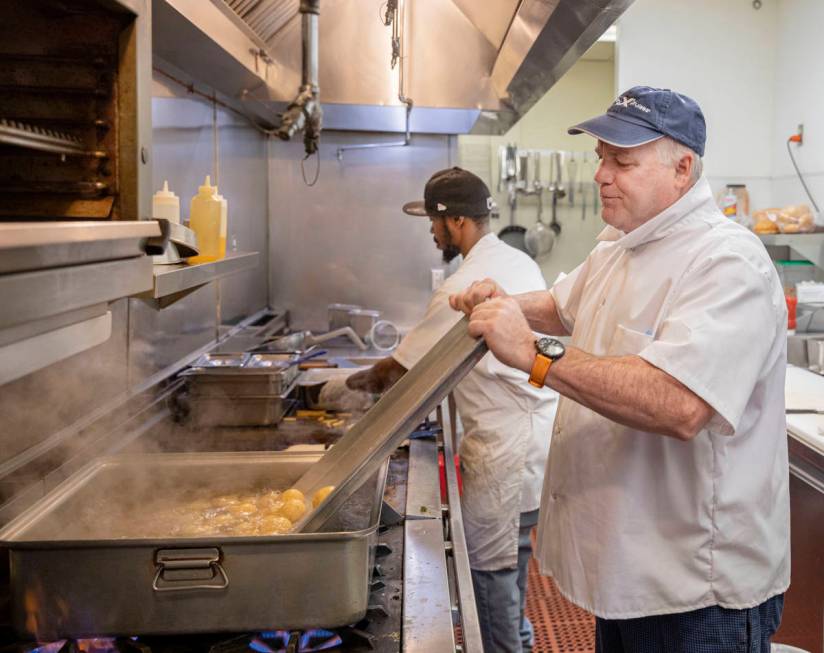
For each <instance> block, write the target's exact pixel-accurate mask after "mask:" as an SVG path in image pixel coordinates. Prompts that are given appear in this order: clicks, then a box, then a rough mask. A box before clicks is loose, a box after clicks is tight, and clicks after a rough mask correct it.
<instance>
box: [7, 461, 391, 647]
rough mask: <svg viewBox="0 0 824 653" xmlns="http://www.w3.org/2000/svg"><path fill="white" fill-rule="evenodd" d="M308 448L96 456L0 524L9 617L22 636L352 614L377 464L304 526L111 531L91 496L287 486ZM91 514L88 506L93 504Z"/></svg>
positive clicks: (191, 629)
mask: <svg viewBox="0 0 824 653" xmlns="http://www.w3.org/2000/svg"><path fill="white" fill-rule="evenodd" d="M319 458H320V455H319V454H315V453H312V454H309V453H289V452H280V453H268V452H267V453H220V454H216V453H198V454H143V455H134V454H130V455H123V456H115V457H109V458H102V459H100V460H97V461H95V462H93V463H90V464H89V465H88V466H87V467H85V468H84V469H83V470H81V471H80V472H78V473H77V474H76V475H74V476H73V477H71V478H70V479H68V480H67V481H65V482H64V483H62V484H61V485H59V486H58V487H57V488H55V490H54V491H52V492H51V493H50V494H48V495H47V496H46V497H45V498H44V499H42V500H41V501H40V502H38V503H37V504H36V505H35V506H33V507H32V508H31V509H29V510H28V511H26V512H25V513H23V514H22V515H20V516H19V517H18V518H16V519H15V520H14V521H13V522H11V523H10V524H8V525H7V526H6V527H5V528H4V529H3V530H2V531H0V543H2V544H3V546H5V547H6V548H8V549H9V556H10V564H11V592H12V619H13V625H14V628H15V630H16V631H17V632H18V633H19V634H20V635H21V636H23V637H30V638H33V639H38V640H40V641H48V640H56V639H60V638H66V637H88V636H93V635H94V636H114V635H132V634H138V633H139V634H174V633H176V634H188V633H199V632H248V631H256V630H264V629H269V628H283V629H307V628H334V627H338V626H342V625H346V624H351V623H355V622H357V621H359V620H360V619H361V618H363V616H364V614H365V613H366V609H367V601H368V594H369V585H370V577H371V573H372V567H373V565H374V557H375V546H376V544H377V528H378V523H379V520H380V509H381V500H382V497H383V492H384V484H385V479H386V469H387V466H386V465H385V464H384V466H383V467H382V468H381V469H380V470H379V471H378V472H377V473H375V474H373V475H372V476H371V477H370V478H369V480H368V481H367V482H366V483H365V484H364V485H363V486H362V487H361V489H360V490H358V492H357V493H356V494H355V495H353V496H352V497H351V498H350V500H349V501H348V503H347V504H346V506H345V507H344V508H343V509H342V510H340V511H338V513H337V514H336V516H335V517H334V518H333V519H332V520H330V521H329V522H327V523H326V524H325V525H324V527H323V528H322V529H320V530H319V531H318V532H313V533H294V534H291V533H290V534H286V535H275V536H251V537H230V536H220V535H214V536H203V537H196V538H191V537H190V538H176V537H169V538H165V539H140V538H119V537H117V533H105V532H104V533H99V532H95V527H94V524H95V521H94V510H95V506H98V507H100V506H104V505H107V504H111V502H125V505H126V507H128V506H131V505H135V502H139V501H140V499H141V497H144V496H146V495H147V494H149V493H158V492H161V493H164V492H165V493H168V492H179V491H181V490H182V489H191V488H200V487H203V486H204V485H206V486H208V487H209V488H215V491H216V493H219V492H225V491H227V490H229V491H235V490H237V491H242V490H244V489H249V488H252V487H260V486H261V484H264V485H268V486H271V487H284V488H285V487H289V486H291V485H292V484H293V483H294V482H295V481H296V480H297V479H298V478H299V477H300V476H301V475H302V474H303V473H304V472H305V471H306V470H307V469H308V468H309V467H311V466H312V465H313V464H315V463H316V462H317V460H318V459H319ZM90 511H91V512H90Z"/></svg>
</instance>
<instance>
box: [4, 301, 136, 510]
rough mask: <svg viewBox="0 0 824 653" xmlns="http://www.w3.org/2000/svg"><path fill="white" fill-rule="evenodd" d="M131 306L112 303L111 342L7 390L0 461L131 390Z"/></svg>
mask: <svg viewBox="0 0 824 653" xmlns="http://www.w3.org/2000/svg"><path fill="white" fill-rule="evenodd" d="M127 301H128V300H125V299H121V300H118V301H116V302H113V303H112V304H110V310H111V313H112V335H111V337H110V338H109V340H107V341H106V342H105V343H103V344H101V345H98V346H96V347H93V348H91V349H89V350H87V351H84V352H81V353H79V354H76V355H74V356H71V357H70V358H67V359H65V360H63V361H60V362H59V363H55V364H54V365H51V366H49V367H47V368H45V369H43V370H40V371H38V372H34V373H32V374H28V375H26V376H24V377H22V378H20V379H17V380H16V381H12V382H11V383H7V384H5V385H3V386H2V391H0V462H4V461H6V460H9V459H10V458H12V457H14V456H16V455H18V454H19V453H21V452H23V451H25V450H26V449H28V448H29V447H31V446H33V445H35V444H38V443H40V442H42V441H43V440H45V439H46V438H48V437H49V436H50V435H52V434H53V433H55V432H56V431H58V430H60V429H62V428H64V427H66V426H68V425H70V424H72V423H73V422H75V421H77V420H79V419H80V418H81V417H83V416H84V415H85V414H86V413H88V412H90V411H92V410H93V409H94V408H95V407H96V406H98V405H99V404H101V403H103V402H105V401H108V400H110V399H113V398H114V397H116V396H117V395H118V394H120V393H122V392H124V391H125V390H126V313H127V306H126V302H127ZM0 503H2V497H0Z"/></svg>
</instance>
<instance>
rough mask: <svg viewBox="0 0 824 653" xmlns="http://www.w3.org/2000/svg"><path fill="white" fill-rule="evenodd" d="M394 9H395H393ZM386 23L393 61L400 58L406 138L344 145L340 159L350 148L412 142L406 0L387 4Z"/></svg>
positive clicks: (389, 145) (377, 146) (341, 148)
mask: <svg viewBox="0 0 824 653" xmlns="http://www.w3.org/2000/svg"><path fill="white" fill-rule="evenodd" d="M393 9H394V11H393ZM386 15H387V18H386V21H384V24H385V25H387V26H388V25H390V24H391V25H392V63H391V67H392V68H394V67H395V62H396V61H397V60H400V65H399V66H398V100H400V101H401V102H403V103H404V104H405V105H406V112H405V113H406V126H405V130H404V132H405V133H404V139H403V140H402V141H395V142H392V143H359V144H357V145H343V146H341V147H339V148H338V152H337V156H338V161H343V153H344V152H346V151H349V150H369V149H376V148H384V147H407V146H408V145H409V144H410V143H411V142H412V129H411V125H410V117H411V114H412V107H413V106H414V104H415V103H414V102H413V101H412V98H409V97H406V92H405V76H404V66H405V65H406V0H395V2H394V4H393V5H389V6H387V10H386Z"/></svg>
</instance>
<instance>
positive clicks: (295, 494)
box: [282, 488, 304, 501]
mask: <svg viewBox="0 0 824 653" xmlns="http://www.w3.org/2000/svg"><path fill="white" fill-rule="evenodd" d="M282 496H283V500H284V501H291V500H293V499H298V500H300V501H303V500H304V496H303V492H301V491H300V490H296V489H295V488H289V489H288V490H286V492H284V493H283V495H282Z"/></svg>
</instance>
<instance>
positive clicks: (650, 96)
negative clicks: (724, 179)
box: [567, 86, 707, 156]
mask: <svg viewBox="0 0 824 653" xmlns="http://www.w3.org/2000/svg"><path fill="white" fill-rule="evenodd" d="M567 132H568V133H569V134H573V135H574V134H589V135H590V136H594V137H595V138H597V139H599V140H602V141H604V142H605V143H609V144H610V145H616V146H618V147H638V146H639V145H644V144H645V143H651V142H652V141H655V140H658V139H659V138H663V137H664V136H669V137H670V138H672V139H674V140H676V141H678V142H679V143H682V144H684V145H686V146H687V147H688V148H690V149H691V150H694V151H695V152H696V153H697V154H698V156H704V145H705V144H706V141H707V125H706V122H705V121H704V114H703V113H701V107H699V106H698V103H697V102H696V101H695V100H693V99H692V98H690V97H687V96H686V95H682V94H681V93H676V92H675V91H671V90H669V89H667V88H652V87H651V86H633V87H632V88H631V89H629V90H628V91H626V92H625V93H622V94H621V96H620V97H619V98H618V99H617V100H615V102H614V103H613V104H612V106H611V107H609V109H607V112H606V113H605V114H604V115H602V116H596V117H595V118H591V119H589V120H586V121H584V122H582V123H580V124H578V125H575V126H574V127H570V128H569V129H568V130H567Z"/></svg>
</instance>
